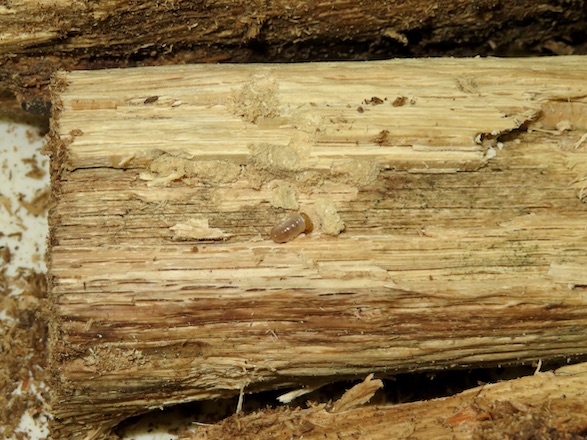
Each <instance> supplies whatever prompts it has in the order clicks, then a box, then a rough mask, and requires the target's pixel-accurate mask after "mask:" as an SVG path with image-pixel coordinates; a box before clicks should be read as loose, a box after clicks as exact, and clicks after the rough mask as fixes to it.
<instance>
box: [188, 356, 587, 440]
mask: <svg viewBox="0 0 587 440" xmlns="http://www.w3.org/2000/svg"><path fill="white" fill-rule="evenodd" d="M372 382H374V381H366V382H362V383H360V384H359V385H356V386H355V387H354V388H353V389H351V390H355V389H358V392H361V391H362V388H365V387H366V386H371V389H372V388H373V386H372V385H371V383H372ZM586 386H587V364H584V363H583V364H578V365H573V366H569V367H563V368H559V369H557V370H556V371H550V372H546V373H537V374H535V375H534V376H528V377H523V378H520V379H515V380H509V381H505V382H500V383H495V384H485V385H482V386H479V387H477V388H473V389H470V390H467V391H464V392H462V393H459V394H457V395H455V396H450V397H444V398H440V399H433V400H429V401H422V402H413V403H404V404H400V405H393V406H388V405H383V406H373V405H370V406H366V407H357V408H352V409H348V410H346V411H339V410H338V409H337V406H336V404H337V403H338V402H335V404H334V405H324V404H323V405H316V406H314V407H311V408H308V409H293V410H292V409H289V408H278V409H270V410H263V411H259V412H256V413H253V414H249V415H246V416H242V415H238V414H237V415H234V416H232V417H230V418H228V419H225V420H223V421H222V422H221V423H218V424H216V425H211V426H201V427H199V429H198V431H197V433H196V434H193V435H186V436H185V437H183V438H193V439H197V440H208V439H218V438H239V439H245V440H248V439H255V440H265V439H270V440H280V439H284V440H285V439H291V438H304V439H310V440H311V439H339V438H369V439H390V438H393V439H398V440H402V439H410V440H416V439H422V440H426V439H431V438H434V439H454V440H460V439H462V440H468V439H471V438H473V439H502V438H520V437H521V436H523V437H524V438H575V436H579V438H580V435H581V433H584V432H585V429H587V398H586V397H585V387H586ZM359 402H360V400H359Z"/></svg>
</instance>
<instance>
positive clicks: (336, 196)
mask: <svg viewBox="0 0 587 440" xmlns="http://www.w3.org/2000/svg"><path fill="white" fill-rule="evenodd" d="M586 75H587V63H586V60H585V59H584V58H582V57H565V58H558V59H541V60H533V59H510V60H499V59H466V60H455V59H436V60H398V61H386V62H369V63H326V64H301V65H247V66H237V65H224V66H212V65H201V66H174V67H158V68H140V69H127V70H106V71H94V72H72V73H61V74H59V75H57V76H56V77H55V80H54V83H53V91H54V103H55V106H54V115H53V121H52V133H51V142H50V146H49V148H50V150H51V153H52V156H53V157H52V164H53V191H54V195H55V206H54V208H53V209H52V211H51V213H50V235H51V237H50V240H51V246H50V251H49V283H50V297H51V299H52V302H53V315H52V318H51V321H52V325H51V341H50V344H51V360H52V368H53V372H54V377H55V383H54V389H53V404H54V409H53V410H54V414H55V416H56V417H57V418H58V419H59V420H60V421H61V422H62V423H63V430H64V431H63V432H65V433H67V434H68V435H69V434H71V433H72V432H77V433H80V434H79V435H82V434H83V433H84V432H94V433H95V435H99V434H100V433H103V432H106V431H107V430H108V429H109V427H111V426H112V425H113V424H114V423H116V422H117V421H118V420H120V419H121V418H124V417H126V416H128V415H130V414H135V413H139V412H141V411H145V410H147V409H149V408H154V407H159V406H164V405H172V404H174V403H178V402H185V401H189V400H195V399H207V398H214V397H219V396H227V395H234V394H235V393H239V392H240V391H241V390H244V391H245V392H254V391H257V390H262V389H269V388H275V387H288V386H292V385H297V384H301V383H312V382H314V381H319V382H320V381H322V382H323V381H324V380H334V379H341V378H345V377H357V376H361V375H365V374H368V373H371V372H375V373H378V374H393V373H396V372H405V371H417V370H431V369H444V368H452V367H464V366H471V365H474V366H481V365H495V364H501V363H515V362H527V361H531V360H535V359H540V358H556V357H563V356H564V357H566V356H571V355H575V354H581V353H587V338H586V337H585V327H586V326H587V304H586V303H585V294H586V293H587V291H586V286H587V276H586V275H585V271H584V270H583V268H584V267H585V264H586V263H587V235H586V229H585V228H586V226H585V225H586V222H585V220H586V218H587V216H586V214H587V206H586V205H585V203H584V201H585V197H586V185H587V179H586V177H587V145H586V143H585V139H586V138H587V136H585V133H586V130H587V116H586V115H587V111H586V102H587V98H586V97H587V83H586V81H585V77H586ZM297 211H303V212H306V213H307V214H308V215H309V216H310V218H311V219H312V221H313V222H314V223H315V230H314V231H313V232H312V233H310V234H305V235H301V236H300V237H298V238H296V239H294V240H293V241H291V242H288V243H285V244H276V243H274V242H272V241H271V240H270V239H269V231H270V229H271V227H272V226H273V225H274V224H275V223H276V222H277V221H279V220H280V219H282V218H283V217H285V216H286V215H287V214H289V213H292V212H297ZM86 430H87V431H86ZM88 435H89V434H88Z"/></svg>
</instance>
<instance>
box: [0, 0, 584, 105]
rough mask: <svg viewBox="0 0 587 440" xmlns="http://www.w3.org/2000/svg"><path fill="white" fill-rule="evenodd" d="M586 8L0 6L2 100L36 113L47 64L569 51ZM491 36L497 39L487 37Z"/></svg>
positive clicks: (439, 3) (473, 0) (342, 0)
mask: <svg viewBox="0 0 587 440" xmlns="http://www.w3.org/2000/svg"><path fill="white" fill-rule="evenodd" d="M586 20H587V10H586V9H585V7H584V4H583V2H581V1H572V2H569V1H564V0H515V1H509V2H499V1H495V0H460V1H459V2H454V1H451V0H434V1H432V0H404V1H402V2H392V1H386V2H381V1H379V0H363V1H361V2H357V1H355V0H337V1H336V2H316V1H313V0H296V1H291V0H286V1H284V0H215V1H200V2H192V1H176V0H174V1H165V2H161V1H159V0H143V1H138V2H137V1H127V0H108V1H101V2H78V1H70V0H52V1H50V2H47V1H41V2H39V1H36V0H35V1H32V0H26V1H19V2H8V3H7V2H4V3H3V4H2V5H0V97H1V92H2V91H3V90H4V89H8V90H10V91H11V92H12V93H13V94H14V95H16V96H17V98H18V99H19V100H20V101H21V102H22V104H23V107H24V108H25V109H26V110H28V111H30V112H34V113H43V112H46V111H47V109H48V105H47V104H48V99H47V98H48V96H47V94H45V92H46V91H47V90H46V85H47V84H48V82H49V77H50V75H51V73H52V72H53V71H55V70H56V69H60V68H61V69H65V70H78V69H100V68H104V67H108V66H110V67H126V66H131V65H150V64H170V63H171V64H177V63H188V62H214V61H231V62H243V61H248V62H250V61H263V62H267V61H270V60H273V61H290V62H291V61H293V60H297V61H301V60H317V59H322V60H325V59H337V60H341V59H346V60H350V59H354V60H357V59H366V58H370V59H373V58H390V57H393V56H403V57H405V56H430V55H434V56H438V55H445V56H447V55H460V56H463V55H469V56H470V55H476V54H486V55H507V54H509V55H512V54H520V53H521V54H528V53H533V54H544V53H547V54H561V55H562V54H566V55H569V54H572V53H573V50H574V47H573V46H576V45H580V44H584V40H583V41H581V38H582V37H581V36H583V35H584V32H583V31H584V28H585V21H586ZM496 29H499V32H496Z"/></svg>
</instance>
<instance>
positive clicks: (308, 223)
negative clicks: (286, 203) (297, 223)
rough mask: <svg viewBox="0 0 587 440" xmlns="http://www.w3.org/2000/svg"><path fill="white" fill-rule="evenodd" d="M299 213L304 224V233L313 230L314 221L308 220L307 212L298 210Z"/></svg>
mask: <svg viewBox="0 0 587 440" xmlns="http://www.w3.org/2000/svg"><path fill="white" fill-rule="evenodd" d="M300 215H301V216H302V218H303V219H304V224H305V225H306V228H305V229H304V232H305V233H306V234H309V233H310V232H312V231H313V230H314V223H312V220H310V217H308V214H306V213H305V212H300Z"/></svg>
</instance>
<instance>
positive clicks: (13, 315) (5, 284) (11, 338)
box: [0, 269, 47, 438]
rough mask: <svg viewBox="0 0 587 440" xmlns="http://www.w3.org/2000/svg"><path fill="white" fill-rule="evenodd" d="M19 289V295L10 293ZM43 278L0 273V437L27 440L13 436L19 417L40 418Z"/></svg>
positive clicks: (18, 434)
mask: <svg viewBox="0 0 587 440" xmlns="http://www.w3.org/2000/svg"><path fill="white" fill-rule="evenodd" d="M20 289H22V293H21V294H20V295H14V292H15V291H17V290H20ZM46 293H47V285H46V281H45V275H44V274H42V273H37V272H34V271H32V270H30V269H20V270H19V271H18V274H17V276H16V277H9V276H7V275H6V271H5V270H2V271H1V272H0V310H5V311H6V312H5V313H6V316H5V317H3V318H2V319H1V320H0V340H1V341H2V342H1V345H0V347H1V350H0V388H1V389H2V390H3V393H2V394H0V437H2V438H9V437H10V436H15V438H27V436H26V433H23V432H17V431H16V430H17V428H18V424H19V422H20V420H21V418H22V417H23V415H28V416H30V417H31V418H33V419H36V418H38V417H42V416H43V408H44V401H45V400H46V397H47V396H46V390H45V385H44V384H45V383H46V381H47V372H46V366H47V352H46V350H45V346H46V339H47V322H46V320H45V318H44V312H43V310H44V307H45V298H46Z"/></svg>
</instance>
